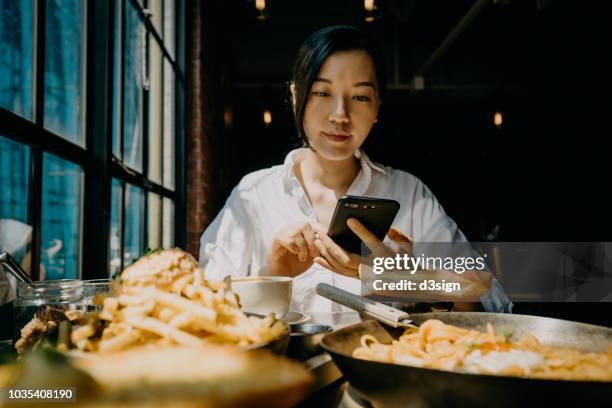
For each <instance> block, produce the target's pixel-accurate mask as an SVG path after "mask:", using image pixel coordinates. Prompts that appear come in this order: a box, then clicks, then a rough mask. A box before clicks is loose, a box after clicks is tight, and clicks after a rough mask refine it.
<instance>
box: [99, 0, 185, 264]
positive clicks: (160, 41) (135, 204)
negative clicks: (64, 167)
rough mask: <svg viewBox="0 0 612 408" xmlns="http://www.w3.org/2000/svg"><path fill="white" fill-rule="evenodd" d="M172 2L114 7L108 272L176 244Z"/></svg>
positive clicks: (119, 0)
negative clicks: (110, 209)
mask: <svg viewBox="0 0 612 408" xmlns="http://www.w3.org/2000/svg"><path fill="white" fill-rule="evenodd" d="M177 3H179V2H175V1H172V0H149V1H147V2H146V3H145V4H144V5H143V4H141V3H139V2H136V1H132V0H115V1H114V7H115V11H116V12H115V15H114V22H113V42H114V45H115V52H114V54H113V56H114V65H113V83H114V84H116V85H118V86H116V87H115V88H114V93H113V113H112V117H113V128H112V135H113V136H112V138H113V142H112V145H113V149H112V151H113V177H114V178H113V194H112V204H111V206H112V214H111V217H112V222H111V231H110V240H109V245H110V247H109V252H110V253H111V254H112V255H111V259H110V263H109V270H110V273H111V274H112V273H115V272H116V271H118V270H120V269H122V268H123V267H125V266H126V265H128V264H129V263H131V262H133V261H134V260H135V259H137V258H138V257H139V256H141V255H142V254H143V253H144V251H145V250H146V249H147V248H148V249H155V248H158V247H162V246H163V247H168V246H172V245H174V243H175V226H176V223H175V222H174V216H175V208H176V203H177V195H178V191H176V188H175V187H176V185H177V182H176V177H177V172H176V169H175V163H176V159H175V155H176V142H177V140H176V137H177V136H176V135H177V132H176V130H175V129H176V126H177V121H176V120H177V115H176V100H175V94H176V91H175V88H176V86H183V84H182V78H183V77H182V75H181V74H180V71H179V70H178V64H177V61H176V60H175V57H174V55H175V52H176V40H175V39H176V36H175V35H174V31H175V27H176V25H175V23H174V20H175V17H176V15H177V10H176V7H177ZM143 6H145V7H146V8H147V9H146V10H145V9H144V8H143ZM179 14H180V13H179ZM119 50H120V51H119ZM177 77H178V78H181V79H180V80H179V81H177Z"/></svg>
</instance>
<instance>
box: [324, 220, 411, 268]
mask: <svg viewBox="0 0 612 408" xmlns="http://www.w3.org/2000/svg"><path fill="white" fill-rule="evenodd" d="M346 224H347V225H348V227H349V228H350V229H351V230H352V231H353V232H354V233H355V234H356V235H357V236H358V237H359V238H360V239H361V241H362V242H363V243H364V245H366V246H367V247H368V249H370V251H372V254H373V255H374V256H394V255H395V254H396V253H398V252H399V251H400V249H399V248H400V247H399V246H395V245H394V246H390V245H387V244H386V243H384V242H382V241H381V240H379V239H378V238H377V237H376V235H374V234H373V233H372V232H371V231H370V230H368V229H367V228H366V227H365V226H364V225H363V224H362V223H361V222H359V221H358V220H357V219H356V218H349V219H348V220H347V223H346ZM315 231H316V238H315V241H314V244H315V246H316V247H317V249H318V250H319V256H318V257H316V258H315V259H314V262H316V263H317V264H319V265H321V266H322V267H324V268H326V269H329V270H330V271H332V272H336V273H339V274H341V275H344V276H349V277H352V278H355V277H359V264H360V263H361V260H362V257H361V256H360V255H358V254H353V253H350V252H347V251H345V250H344V249H342V248H341V247H340V246H339V245H338V244H336V243H335V242H334V241H333V240H332V239H331V238H330V237H329V236H328V235H327V233H326V231H325V229H324V227H323V226H321V225H318V226H317V227H315ZM387 235H388V236H389V238H390V239H391V240H392V241H393V242H394V243H397V244H400V245H401V247H402V248H406V247H408V248H410V247H411V244H412V241H411V240H410V238H409V237H408V236H406V235H404V234H403V233H402V232H400V231H399V230H398V229H396V228H394V227H391V228H390V229H389V232H388V233H387Z"/></svg>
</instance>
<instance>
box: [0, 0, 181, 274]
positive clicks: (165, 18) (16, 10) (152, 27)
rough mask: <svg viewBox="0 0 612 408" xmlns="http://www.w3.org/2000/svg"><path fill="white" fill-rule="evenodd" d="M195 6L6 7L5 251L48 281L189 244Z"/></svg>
mask: <svg viewBox="0 0 612 408" xmlns="http://www.w3.org/2000/svg"><path fill="white" fill-rule="evenodd" d="M148 10H150V11H151V12H150V13H149V11H148ZM182 10H183V2H182V1H178V0H176V1H172V0H112V1H108V2H89V1H87V0H47V1H36V0H0V185H1V186H2V192H3V193H2V194H1V195H0V246H2V247H5V248H6V249H7V250H8V251H9V252H11V253H12V254H13V255H14V256H15V258H17V260H18V261H19V262H21V264H22V266H24V268H25V269H26V270H27V271H29V272H30V273H31V275H32V277H33V278H34V279H61V278H79V277H80V278H84V279H93V278H102V277H106V276H109V274H114V273H116V272H118V271H119V270H121V269H122V268H123V267H125V266H126V265H128V264H129V263H131V262H133V261H134V260H135V259H137V258H138V257H139V256H141V255H142V254H143V253H144V252H145V251H146V249H147V248H156V247H159V246H165V247H167V246H172V245H174V244H175V242H176V243H178V244H179V245H181V244H182V243H184V233H183V232H181V233H177V231H176V228H177V227H178V226H180V223H177V222H176V221H175V217H176V216H181V215H182V214H183V211H184V203H183V202H182V201H181V197H183V196H184V187H182V186H183V185H184V183H183V180H182V179H177V177H183V174H184V172H183V171H182V170H180V169H178V170H177V169H175V163H177V162H181V161H180V160H179V161H177V159H176V158H175V155H176V154H179V153H180V151H181V146H184V141H183V140H181V139H179V138H180V137H182V135H183V134H184V132H183V131H182V129H183V126H184V117H183V114H182V112H178V110H177V106H180V104H177V101H176V97H175V95H177V94H178V95H182V94H183V91H182V89H184V83H183V81H184V75H183V74H182V71H181V69H182V68H181V67H182V66H183V64H182V62H180V61H178V60H177V58H176V55H177V53H178V51H180V50H182V47H183V45H182V42H183V41H184V36H183V35H182V33H178V35H176V33H175V27H176V24H175V19H176V18H179V17H180V16H182V15H183V11H182ZM94 39H95V45H94ZM181 55H182V54H181ZM177 87H180V89H179V88H177ZM177 89H178V90H177ZM177 129H178V130H177ZM177 186H178V188H177Z"/></svg>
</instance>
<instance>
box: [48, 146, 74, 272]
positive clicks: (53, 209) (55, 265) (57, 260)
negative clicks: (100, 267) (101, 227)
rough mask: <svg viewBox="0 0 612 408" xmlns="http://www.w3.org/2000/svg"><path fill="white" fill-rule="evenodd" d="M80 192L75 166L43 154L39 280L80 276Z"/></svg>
mask: <svg viewBox="0 0 612 408" xmlns="http://www.w3.org/2000/svg"><path fill="white" fill-rule="evenodd" d="M82 191H83V171H82V170H81V168H80V167H79V166H78V165H76V164H74V163H70V162H67V161H65V160H62V159H59V158H57V157H55V156H53V155H51V154H48V153H45V154H44V155H43V180H42V225H41V241H40V244H41V251H40V257H41V262H42V267H41V273H40V277H41V280H42V279H47V280H49V279H63V278H78V277H79V276H80V264H81V259H80V253H81V209H82V197H83V193H82Z"/></svg>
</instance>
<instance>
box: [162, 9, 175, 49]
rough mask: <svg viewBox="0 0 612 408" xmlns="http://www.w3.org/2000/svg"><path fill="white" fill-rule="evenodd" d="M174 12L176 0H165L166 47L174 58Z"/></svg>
mask: <svg viewBox="0 0 612 408" xmlns="http://www.w3.org/2000/svg"><path fill="white" fill-rule="evenodd" d="M174 10H176V6H175V0H164V47H166V51H168V54H170V56H171V57H172V58H174Z"/></svg>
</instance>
